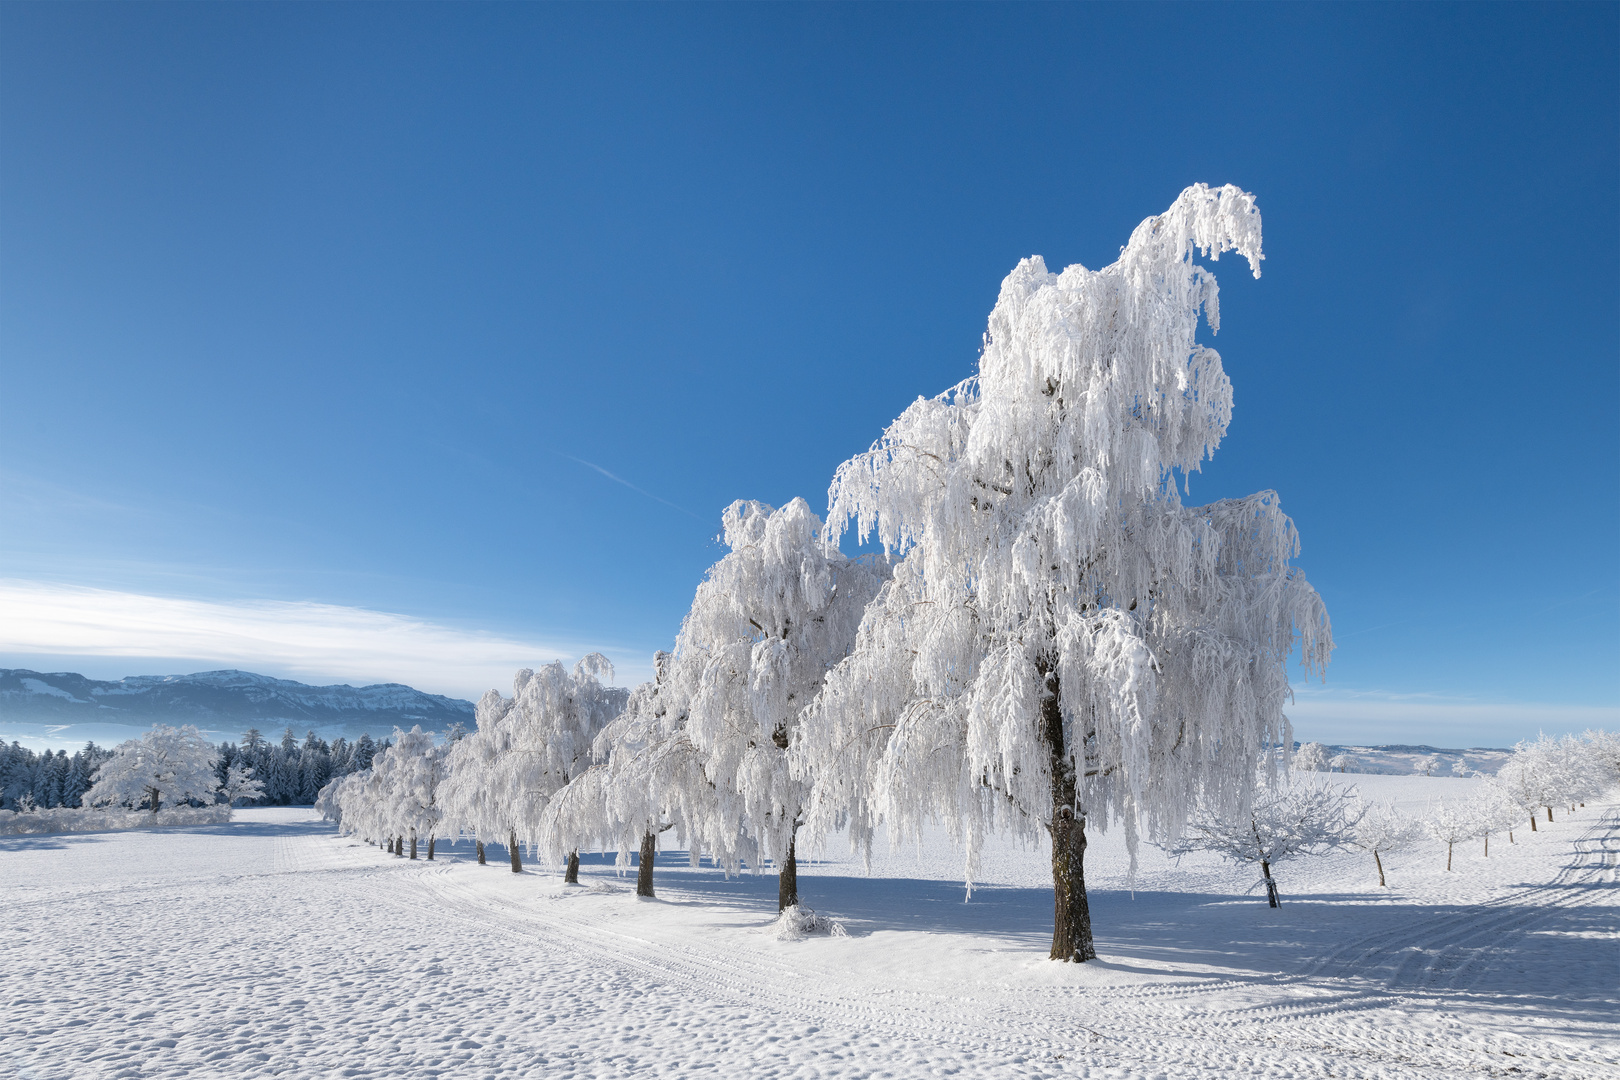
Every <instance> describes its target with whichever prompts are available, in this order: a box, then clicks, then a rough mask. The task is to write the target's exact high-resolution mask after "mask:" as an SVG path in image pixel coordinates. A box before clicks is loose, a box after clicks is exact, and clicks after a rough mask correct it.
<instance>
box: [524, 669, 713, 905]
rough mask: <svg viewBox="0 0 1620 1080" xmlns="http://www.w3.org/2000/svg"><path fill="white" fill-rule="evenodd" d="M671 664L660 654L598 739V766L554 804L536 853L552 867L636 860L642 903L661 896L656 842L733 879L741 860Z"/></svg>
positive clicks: (556, 797)
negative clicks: (577, 861)
mask: <svg viewBox="0 0 1620 1080" xmlns="http://www.w3.org/2000/svg"><path fill="white" fill-rule="evenodd" d="M671 664H672V657H671V655H670V654H669V653H667V652H662V651H660V652H658V653H656V654H654V656H653V670H654V673H655V675H654V678H653V680H652V681H650V682H645V683H642V684H641V685H640V686H637V687H636V688H635V689H634V690H632V691H631V692H630V697H629V701H628V702H627V703H626V705H625V708H624V711H623V712H622V713H620V714H619V715H618V716H617V717H615V718H614V719H613V720H612V721H610V722H609V723H608V724H607V726H606V727H604V728H603V729H602V731H601V732H599V733H598V734H597V737H596V741H595V743H594V745H593V754H594V757H595V759H596V761H597V764H595V765H594V766H592V767H591V768H590V769H587V770H586V771H585V772H583V773H581V774H580V775H578V776H576V777H575V778H574V779H573V780H572V781H570V782H569V784H568V786H567V787H565V788H563V789H562V790H561V791H559V792H557V794H556V795H554V796H553V797H552V799H551V801H550V802H549V803H548V804H547V805H546V810H545V813H544V814H543V815H542V817H541V824H540V829H539V843H538V845H537V846H538V848H539V850H540V851H541V853H542V854H543V855H545V856H546V857H547V858H550V859H554V860H555V859H559V858H562V857H564V856H565V855H566V853H568V852H570V851H577V850H580V849H581V848H584V847H587V846H591V847H596V848H599V849H603V848H605V849H612V850H615V851H617V853H618V859H617V862H618V865H619V867H620V868H621V869H622V868H625V867H628V866H629V865H630V859H631V853H632V852H637V853H638V856H639V865H638V867H637V873H636V894H637V895H638V896H648V897H650V896H653V895H655V893H654V889H653V864H654V861H655V859H656V857H657V852H658V837H659V836H660V834H662V833H664V832H666V831H668V830H670V829H675V830H677V832H676V838H677V843H679V844H680V845H681V846H682V847H685V848H686V849H687V851H688V853H689V857H690V858H691V859H692V861H693V865H696V863H697V860H698V858H699V857H700V853H701V852H703V851H709V852H710V853H711V854H713V855H714V857H715V860H716V861H717V862H719V863H720V864H722V865H723V866H725V867H726V869H727V872H728V873H732V872H735V871H736V870H737V868H738V867H739V865H740V863H741V860H742V855H741V854H740V853H739V843H740V841H741V839H742V838H741V837H739V836H738V835H737V833H736V832H735V831H733V832H731V833H730V834H727V833H725V832H723V831H722V829H721V822H722V815H721V814H720V813H719V812H718V809H717V803H718V791H719V788H718V786H717V785H715V784H714V783H713V782H712V781H710V780H709V778H708V776H707V775H706V774H705V773H704V772H703V763H702V757H701V755H700V754H699V752H698V750H697V748H696V747H694V746H693V745H692V742H691V740H690V739H689V738H687V734H686V711H685V710H684V709H682V708H679V707H678V706H677V705H675V704H674V700H675V695H674V693H673V690H672V688H671V685H670V678H669V676H670V667H671Z"/></svg>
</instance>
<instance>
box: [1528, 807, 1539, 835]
mask: <svg viewBox="0 0 1620 1080" xmlns="http://www.w3.org/2000/svg"><path fill="white" fill-rule="evenodd" d="M1530 831H1531V832H1537V831H1539V830H1537V828H1536V813H1535V811H1534V810H1532V811H1530Z"/></svg>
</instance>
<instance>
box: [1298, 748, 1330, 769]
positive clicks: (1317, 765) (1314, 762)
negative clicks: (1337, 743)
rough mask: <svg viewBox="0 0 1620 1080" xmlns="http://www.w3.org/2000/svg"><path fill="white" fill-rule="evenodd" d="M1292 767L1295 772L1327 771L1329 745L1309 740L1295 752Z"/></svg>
mask: <svg viewBox="0 0 1620 1080" xmlns="http://www.w3.org/2000/svg"><path fill="white" fill-rule="evenodd" d="M1292 767H1293V770H1294V771H1295V772H1327V771H1328V757H1327V747H1325V746H1323V745H1322V744H1321V743H1319V742H1308V743H1304V744H1303V745H1301V746H1300V748H1299V749H1298V750H1296V751H1295V752H1294V760H1293V762H1292Z"/></svg>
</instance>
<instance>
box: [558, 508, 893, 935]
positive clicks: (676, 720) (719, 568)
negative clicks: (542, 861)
mask: <svg viewBox="0 0 1620 1080" xmlns="http://www.w3.org/2000/svg"><path fill="white" fill-rule="evenodd" d="M721 525H722V529H723V533H722V536H723V538H724V540H725V543H726V545H727V546H728V547H729V548H730V549H731V551H730V553H729V554H727V555H726V556H725V557H724V558H722V559H721V560H720V561H719V562H717V563H715V565H714V566H713V567H711V568H710V569H709V573H708V575H707V576H706V577H705V579H704V581H703V583H702V584H701V585H699V586H698V590H697V595H696V596H695V597H694V598H693V600H692V607H691V610H690V611H689V612H688V613H687V616H686V619H685V621H684V622H683V623H682V625H681V633H680V636H679V637H678V638H677V640H676V644H675V651H674V653H673V655H670V656H667V657H661V658H660V659H659V661H658V667H659V677H658V680H657V681H656V682H655V683H654V684H652V685H650V686H648V687H646V688H645V689H644V690H638V691H637V695H638V697H637V701H636V704H635V706H634V707H633V708H630V709H627V710H626V713H625V715H624V716H622V717H621V718H620V719H619V720H618V721H616V728H615V730H614V731H613V737H612V740H610V741H609V742H608V745H607V746H606V747H604V749H606V750H607V753H606V754H605V755H601V756H605V757H606V758H607V759H608V761H607V767H606V768H604V769H602V770H599V771H598V772H596V773H593V774H587V776H588V779H586V781H585V783H584V784H582V785H581V790H580V791H579V792H569V793H568V794H567V795H566V796H564V797H562V798H563V799H564V800H565V802H567V803H574V805H575V807H577V808H584V807H589V806H590V805H591V803H592V801H593V799H594V800H595V801H597V802H599V803H602V804H604V805H606V806H607V807H608V809H609V811H610V815H611V819H612V820H614V821H615V822H618V823H623V824H626V825H628V826H629V828H628V830H625V831H624V832H623V834H622V835H620V836H618V838H617V840H618V844H617V846H618V847H619V850H620V853H621V856H622V855H623V854H624V852H625V850H626V847H627V844H626V841H627V840H629V839H630V837H631V836H633V835H634V834H635V832H636V831H637V830H638V829H639V830H642V831H641V838H640V839H641V846H642V855H641V864H642V866H643V868H644V869H646V868H648V867H650V866H651V863H652V860H653V858H654V852H655V850H656V848H655V847H654V837H655V836H656V834H657V831H661V830H662V829H663V828H665V827H669V826H679V827H680V828H681V830H682V832H683V834H686V835H688V836H690V837H691V838H692V839H693V840H695V841H697V842H698V843H699V844H701V845H702V847H703V849H704V850H708V851H710V852H711V853H712V854H714V856H715V857H716V859H717V860H718V861H720V862H722V864H724V865H725V866H726V868H727V870H728V871H731V872H735V870H737V869H739V868H740V864H741V862H742V861H743V860H744V859H747V861H748V862H749V863H750V864H751V865H753V866H755V867H756V868H757V867H758V866H760V865H761V863H762V862H763V861H765V860H769V861H771V862H772V863H774V864H775V865H776V867H777V870H778V874H777V876H778V887H777V904H778V910H786V909H787V908H789V907H793V906H794V905H796V904H797V903H798V900H799V898H798V872H797V871H798V862H797V856H796V849H795V843H794V837H795V834H796V832H797V831H798V829H799V827H800V825H801V824H802V821H803V818H802V816H801V815H802V810H803V806H804V802H805V799H806V797H807V795H808V785H807V781H806V779H805V776H804V775H803V774H802V773H798V774H796V773H794V772H793V771H790V769H789V765H788V747H789V745H790V744H791V742H792V740H793V736H794V734H795V732H796V731H797V730H798V726H799V720H800V717H801V716H802V715H803V713H804V710H805V708H806V707H807V706H808V705H810V703H811V702H812V701H813V700H814V699H815V696H816V693H817V691H819V690H820V688H821V684H822V680H823V679H824V678H825V677H826V674H827V671H828V669H829V668H831V667H832V666H833V665H834V664H836V663H837V662H838V661H840V660H842V659H843V658H844V657H845V656H847V655H848V654H849V651H850V648H851V646H853V645H854V643H855V633H856V630H857V628H858V627H859V626H860V621H861V614H862V612H863V611H865V609H866V606H867V604H868V603H869V602H870V601H871V600H872V598H873V597H874V596H876V595H877V592H878V589H879V588H881V586H882V585H883V582H884V580H885V579H886V578H887V576H888V575H887V566H886V564H884V563H881V562H877V561H874V560H871V559H850V558H846V557H845V556H843V555H841V554H839V553H838V551H837V550H836V549H831V548H829V547H828V546H827V545H826V544H824V543H823V541H822V536H821V531H822V525H821V521H820V519H818V518H817V517H816V515H815V514H814V513H813V512H812V511H811V510H810V507H809V505H808V504H807V503H806V502H805V501H804V500H803V499H794V500H793V501H791V502H789V503H788V504H787V505H786V506H783V507H782V508H781V509H773V508H772V507H770V506H767V505H766V504H764V503H761V502H750V501H742V500H739V501H737V502H734V503H732V504H731V505H730V506H729V507H727V508H726V510H725V513H724V514H723V515H722V516H721ZM592 785H596V786H595V787H593V786H592ZM592 792H595V794H594V795H593V794H591V793H592ZM568 816H570V815H564V814H562V813H560V812H559V813H558V814H557V815H553V816H552V818H551V821H552V825H553V829H558V828H560V827H561V825H562V822H563V821H564V820H565V819H566V817H568ZM571 816H572V817H573V818H574V820H576V821H577V820H578V818H579V815H578V814H577V813H575V814H573V815H571ZM560 835H561V834H560V833H559V832H556V831H553V832H552V834H551V836H550V840H551V842H552V843H553V844H555V843H557V842H558V841H559V839H560ZM646 888H647V891H648V892H649V893H650V891H651V882H650V880H649V881H648V882H647V885H646Z"/></svg>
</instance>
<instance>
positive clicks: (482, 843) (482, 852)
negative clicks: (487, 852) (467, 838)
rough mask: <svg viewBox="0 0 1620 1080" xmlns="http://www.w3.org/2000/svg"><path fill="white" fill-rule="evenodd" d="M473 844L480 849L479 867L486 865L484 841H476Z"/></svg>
mask: <svg viewBox="0 0 1620 1080" xmlns="http://www.w3.org/2000/svg"><path fill="white" fill-rule="evenodd" d="M473 843H474V844H475V845H476V846H477V847H478V865H479V866H484V865H486V864H485V862H484V842H483V841H482V840H474V841H473Z"/></svg>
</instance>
